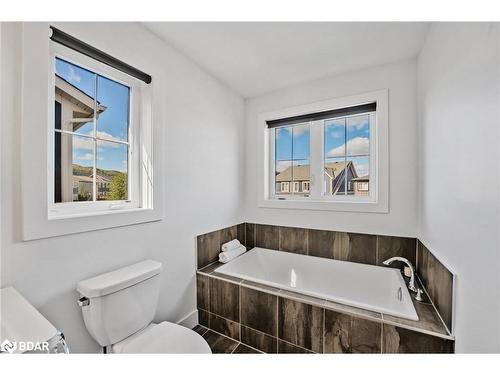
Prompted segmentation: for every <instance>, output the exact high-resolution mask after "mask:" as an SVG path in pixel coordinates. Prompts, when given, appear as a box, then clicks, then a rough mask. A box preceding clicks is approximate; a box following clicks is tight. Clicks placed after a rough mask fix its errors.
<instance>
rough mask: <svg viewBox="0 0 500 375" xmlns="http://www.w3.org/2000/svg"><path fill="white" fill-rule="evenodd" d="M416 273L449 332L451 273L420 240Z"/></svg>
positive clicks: (451, 304) (451, 291) (451, 303)
mask: <svg viewBox="0 0 500 375" xmlns="http://www.w3.org/2000/svg"><path fill="white" fill-rule="evenodd" d="M417 273H418V274H419V276H420V279H421V280H422V283H423V284H424V287H425V288H426V289H427V293H429V297H430V298H431V300H432V301H433V302H434V305H435V306H436V309H437V310H438V311H439V314H440V315H441V317H442V318H443V320H444V322H445V323H446V326H447V327H448V329H449V330H450V332H451V331H452V320H453V316H452V308H453V279H454V278H453V273H451V272H450V271H449V270H448V269H447V268H446V267H445V266H444V265H443V264H442V263H441V262H440V261H439V260H438V259H437V258H436V257H435V256H434V255H433V254H432V253H431V252H430V251H429V249H427V247H425V246H424V244H422V242H420V241H418V243H417Z"/></svg>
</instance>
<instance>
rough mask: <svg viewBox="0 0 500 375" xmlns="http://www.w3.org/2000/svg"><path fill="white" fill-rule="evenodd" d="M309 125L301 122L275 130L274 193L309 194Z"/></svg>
mask: <svg viewBox="0 0 500 375" xmlns="http://www.w3.org/2000/svg"><path fill="white" fill-rule="evenodd" d="M309 127H310V126H309V124H301V125H295V126H287V127H283V128H278V129H276V130H275V131H276V133H275V163H276V164H275V173H276V187H275V193H276V194H282V195H291V194H293V195H299V196H308V195H309V183H310V167H309V157H310V149H309V148H310V131H309ZM304 183H306V185H304ZM304 186H307V190H306V191H304V188H303V187H304Z"/></svg>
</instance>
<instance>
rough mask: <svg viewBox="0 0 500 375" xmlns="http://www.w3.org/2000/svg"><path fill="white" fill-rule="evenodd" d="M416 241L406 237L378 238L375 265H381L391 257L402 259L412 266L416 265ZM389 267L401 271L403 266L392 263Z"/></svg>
mask: <svg viewBox="0 0 500 375" xmlns="http://www.w3.org/2000/svg"><path fill="white" fill-rule="evenodd" d="M416 253H417V251H416V240H415V238H408V237H392V236H378V251H377V254H378V259H377V264H378V265H382V263H383V262H384V261H385V260H387V259H389V258H391V257H396V256H398V257H404V258H406V259H408V260H409V261H410V262H411V264H413V266H415V265H416ZM389 267H393V268H399V269H401V270H402V269H403V268H404V264H402V263H401V262H394V263H392V264H391V265H390V266H389Z"/></svg>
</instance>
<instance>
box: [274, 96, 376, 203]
mask: <svg viewBox="0 0 500 375" xmlns="http://www.w3.org/2000/svg"><path fill="white" fill-rule="evenodd" d="M375 108H376V106H375V105H373V106H363V107H362V108H360V109H358V107H354V109H351V110H350V111H351V112H360V111H361V112H363V111H364V113H361V114H359V113H356V114H353V115H350V114H349V113H348V112H349V108H347V109H345V110H342V116H337V117H336V113H338V112H337V111H334V112H333V113H332V114H331V115H330V116H331V117H329V116H328V115H325V117H326V118H325V119H321V120H313V121H309V122H305V123H299V124H297V125H291V126H286V125H285V126H277V127H276V128H273V129H271V131H274V166H275V168H274V178H275V181H276V183H277V184H283V183H290V184H291V186H292V189H291V191H289V190H288V189H286V191H285V190H284V189H276V191H275V192H274V194H275V196H277V197H279V198H282V199H283V198H294V197H309V185H310V184H311V163H310V161H311V152H310V150H311V149H312V150H313V153H314V152H315V153H317V152H318V151H319V150H321V149H322V150H323V156H322V163H321V164H322V165H321V168H322V169H323V174H322V187H323V188H322V192H321V193H322V195H323V196H324V197H328V198H332V199H334V198H336V197H339V196H343V197H344V198H345V197H346V196H350V197H351V198H352V199H353V200H354V199H356V198H358V190H356V189H354V184H353V181H354V180H356V179H358V178H363V179H364V180H365V181H366V183H367V184H369V181H370V177H369V175H370V127H371V126H372V125H371V124H370V123H371V122H373V121H374V118H375V116H374V115H375ZM346 112H347V114H346ZM311 116H314V115H311ZM311 131H314V132H316V133H320V138H321V139H322V143H323V147H321V144H320V143H319V142H316V143H314V142H313V143H311V136H310V133H311ZM313 169H314V167H313ZM301 182H302V184H304V183H306V184H307V189H301V187H302V186H303V185H301ZM365 191H368V189H367V190H365ZM359 197H363V198H365V197H366V194H362V195H359Z"/></svg>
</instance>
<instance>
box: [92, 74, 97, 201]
mask: <svg viewBox="0 0 500 375" xmlns="http://www.w3.org/2000/svg"><path fill="white" fill-rule="evenodd" d="M93 126H94V132H93V136H94V140H93V145H94V150H93V151H94V164H93V178H92V192H93V201H94V202H95V201H97V187H96V185H97V183H96V182H97V74H95V75H94V116H93Z"/></svg>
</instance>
